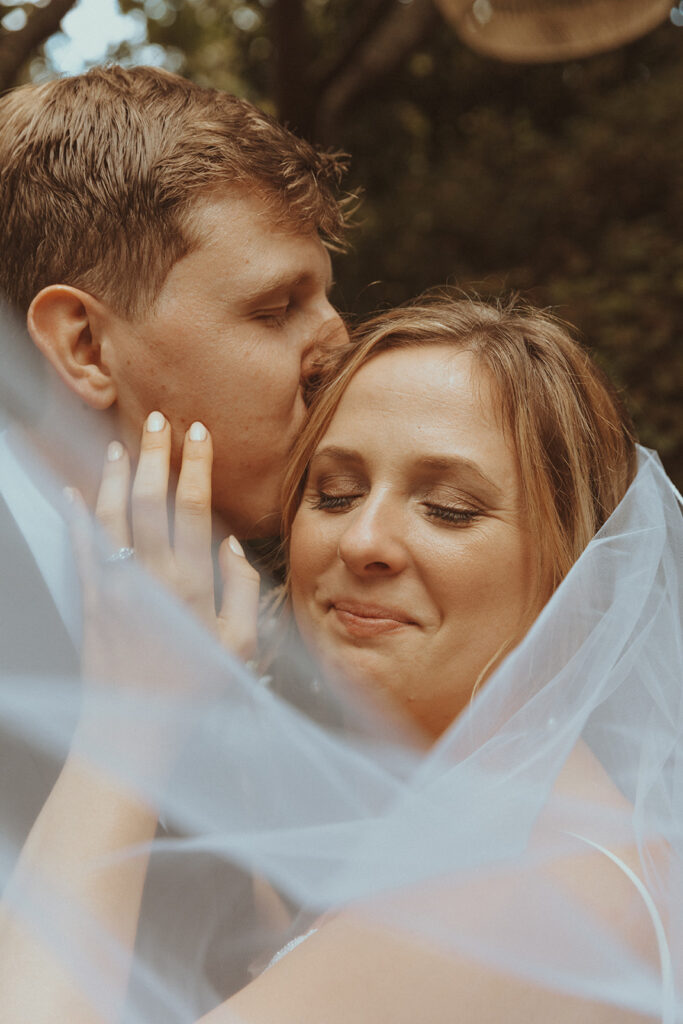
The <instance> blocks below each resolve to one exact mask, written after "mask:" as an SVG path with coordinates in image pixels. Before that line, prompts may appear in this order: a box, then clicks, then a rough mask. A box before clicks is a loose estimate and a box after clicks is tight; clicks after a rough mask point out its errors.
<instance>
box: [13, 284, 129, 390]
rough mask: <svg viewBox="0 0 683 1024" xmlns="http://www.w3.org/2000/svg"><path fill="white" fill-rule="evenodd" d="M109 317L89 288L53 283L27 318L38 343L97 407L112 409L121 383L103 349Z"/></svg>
mask: <svg viewBox="0 0 683 1024" xmlns="http://www.w3.org/2000/svg"><path fill="white" fill-rule="evenodd" d="M110 316H111V313H110V312H109V310H108V308H107V307H106V306H105V305H103V304H102V303H101V302H99V301H98V300H97V299H95V298H93V296H92V295H89V294H88V293H87V292H83V291H81V290H80V289H79V288H72V287H71V286H70V285H65V284H52V285H49V286H48V287H47V288H43V289H42V291H40V292H38V294H37V295H36V296H35V298H34V299H33V302H32V303H31V305H30V307H29V311H28V315H27V319H26V323H27V326H28V330H29V334H30V335H31V338H32V339H33V342H34V344H35V345H36V347H37V348H39V349H40V351H41V352H42V354H43V355H44V356H45V358H46V359H47V360H48V361H49V362H50V363H51V364H52V366H53V367H54V369H55V370H56V371H57V373H58V374H59V376H60V377H61V378H62V380H63V381H64V383H65V384H66V385H67V387H68V388H70V389H71V391H73V392H74V393H75V394H76V395H78V396H79V398H81V399H83V401H84V402H86V403H87V404H88V405H89V406H91V407H92V408H93V409H108V408H109V406H110V405H112V404H113V403H114V402H115V401H116V395H117V388H116V382H115V380H114V379H113V377H112V375H111V372H110V370H109V367H108V365H107V362H106V358H105V356H104V353H103V348H104V347H106V346H104V344H103V342H104V339H105V337H106V326H107V322H108V319H109V317H110Z"/></svg>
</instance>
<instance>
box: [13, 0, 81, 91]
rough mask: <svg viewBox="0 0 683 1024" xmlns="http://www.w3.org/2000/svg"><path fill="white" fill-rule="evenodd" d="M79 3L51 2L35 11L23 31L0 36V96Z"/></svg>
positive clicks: (52, 0) (59, 0) (67, 0)
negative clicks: (66, 15) (34, 52)
mask: <svg viewBox="0 0 683 1024" xmlns="http://www.w3.org/2000/svg"><path fill="white" fill-rule="evenodd" d="M75 3H76V0H50V3H49V4H47V6H45V7H34V9H33V11H32V12H31V14H30V15H29V18H28V21H27V22H26V24H25V25H24V27H23V28H20V29H18V30H17V31H16V32H4V33H3V35H2V36H0V92H4V91H5V90H6V89H9V88H11V86H13V85H14V83H15V81H16V78H17V75H18V74H19V72H20V71H21V68H22V67H23V65H24V63H25V61H26V60H27V59H28V58H29V57H30V56H31V54H32V53H33V51H34V50H35V49H36V48H37V47H38V46H40V44H41V43H44V42H45V40H46V39H49V38H50V36H52V35H54V34H55V32H57V31H58V30H59V26H60V23H61V21H62V18H63V17H64V15H65V14H67V13H68V11H69V10H71V8H72V7H73V6H74V4H75Z"/></svg>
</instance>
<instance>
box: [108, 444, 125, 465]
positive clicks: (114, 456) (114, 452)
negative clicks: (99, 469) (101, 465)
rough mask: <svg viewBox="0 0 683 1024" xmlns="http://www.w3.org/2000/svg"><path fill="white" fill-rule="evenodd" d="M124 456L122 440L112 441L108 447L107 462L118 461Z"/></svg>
mask: <svg viewBox="0 0 683 1024" xmlns="http://www.w3.org/2000/svg"><path fill="white" fill-rule="evenodd" d="M122 457H123V445H122V444H121V442H120V441H111V442H110V444H109V446H108V448H107V462H118V461H119V459H120V458H122Z"/></svg>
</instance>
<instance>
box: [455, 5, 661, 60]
mask: <svg viewBox="0 0 683 1024" xmlns="http://www.w3.org/2000/svg"><path fill="white" fill-rule="evenodd" d="M436 3H437V6H438V7H439V8H440V9H441V11H442V13H443V15H444V16H445V17H446V18H447V19H448V20H449V21H450V22H451V23H452V24H453V25H454V26H455V29H456V31H457V33H458V35H459V36H460V38H461V39H462V40H463V42H465V43H466V44H467V45H468V46H470V47H472V49H473V50H478V51H479V52H480V53H483V54H486V55H487V56H490V57H497V58H498V59H499V60H509V61H516V62H521V63H524V62H527V61H528V62H542V61H557V60H572V59H575V58H578V57H588V56H590V55H591V54H594V53H601V52H602V51H604V50H612V49H615V48H616V47H617V46H621V45H622V44H623V43H627V42H630V41H631V40H633V39H637V38H638V36H641V35H645V33H646V32H650V31H651V30H652V29H653V28H655V26H657V25H658V24H659V23H660V22H662V21H664V20H665V19H666V18H667V17H668V16H669V13H670V11H671V6H672V0H436Z"/></svg>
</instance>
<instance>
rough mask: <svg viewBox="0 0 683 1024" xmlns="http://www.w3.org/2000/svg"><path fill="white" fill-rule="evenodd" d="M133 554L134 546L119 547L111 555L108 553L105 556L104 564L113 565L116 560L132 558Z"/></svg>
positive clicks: (123, 560) (122, 560)
mask: <svg viewBox="0 0 683 1024" xmlns="http://www.w3.org/2000/svg"><path fill="white" fill-rule="evenodd" d="M134 554H135V548H119V550H118V551H115V552H114V554H113V555H109V557H108V558H105V560H104V564H105V565H114V564H116V563H117V562H127V561H128V559H129V558H132V557H133V555H134Z"/></svg>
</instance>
